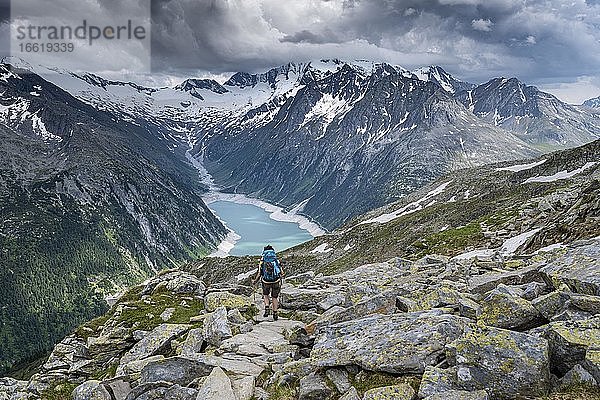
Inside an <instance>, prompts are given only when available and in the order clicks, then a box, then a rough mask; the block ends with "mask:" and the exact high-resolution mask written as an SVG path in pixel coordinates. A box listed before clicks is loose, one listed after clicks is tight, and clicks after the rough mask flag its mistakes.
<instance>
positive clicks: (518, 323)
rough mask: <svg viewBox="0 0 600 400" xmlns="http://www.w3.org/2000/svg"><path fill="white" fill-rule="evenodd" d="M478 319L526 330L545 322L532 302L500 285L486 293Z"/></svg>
mask: <svg viewBox="0 0 600 400" xmlns="http://www.w3.org/2000/svg"><path fill="white" fill-rule="evenodd" d="M481 307H482V308H481V313H480V315H479V317H478V320H480V321H482V322H483V323H484V324H486V325H490V326H495V327H498V328H505V329H515V330H526V329H530V328H533V327H535V326H539V325H542V324H543V323H544V319H543V317H542V316H541V315H540V313H539V312H538V311H537V310H536V309H535V307H534V306H532V305H531V303H530V302H529V301H527V300H525V299H522V298H521V297H518V296H517V295H516V294H515V293H513V292H512V291H511V290H510V288H509V287H507V286H504V285H499V286H498V287H497V288H496V289H494V290H492V291H490V292H489V293H487V294H486V296H485V297H484V299H483V301H482V302H481Z"/></svg>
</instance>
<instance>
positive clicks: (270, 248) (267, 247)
mask: <svg viewBox="0 0 600 400" xmlns="http://www.w3.org/2000/svg"><path fill="white" fill-rule="evenodd" d="M267 250H273V251H274V250H275V249H274V248H273V246H271V245H270V244H268V245H266V246H265V247H264V248H263V251H267Z"/></svg>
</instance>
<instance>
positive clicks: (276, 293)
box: [271, 282, 281, 321]
mask: <svg viewBox="0 0 600 400" xmlns="http://www.w3.org/2000/svg"><path fill="white" fill-rule="evenodd" d="M280 290H281V282H279V283H277V284H275V285H273V290H272V293H271V296H272V299H271V302H272V303H273V320H275V321H277V318H278V314H277V309H278V308H279V292H280Z"/></svg>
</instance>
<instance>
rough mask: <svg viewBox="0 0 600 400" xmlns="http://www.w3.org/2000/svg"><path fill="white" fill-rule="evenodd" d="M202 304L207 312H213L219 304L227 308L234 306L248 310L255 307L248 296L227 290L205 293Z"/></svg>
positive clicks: (230, 308)
mask: <svg viewBox="0 0 600 400" xmlns="http://www.w3.org/2000/svg"><path fill="white" fill-rule="evenodd" d="M204 306H205V308H206V311H208V312H213V311H215V310H216V309H217V308H219V307H221V306H222V307H225V308H226V309H228V310H232V309H234V308H237V309H240V310H248V309H250V308H253V307H256V306H255V305H254V303H253V302H252V299H251V298H250V297H248V296H244V295H240V294H233V293H229V292H213V293H209V294H207V295H206V296H205V298H204Z"/></svg>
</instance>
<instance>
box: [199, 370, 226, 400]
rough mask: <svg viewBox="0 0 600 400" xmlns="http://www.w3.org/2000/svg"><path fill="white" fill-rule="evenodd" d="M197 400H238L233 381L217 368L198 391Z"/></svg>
mask: <svg viewBox="0 0 600 400" xmlns="http://www.w3.org/2000/svg"><path fill="white" fill-rule="evenodd" d="M196 399H197V400H236V398H235V393H234V392H233V388H232V387H231V381H230V380H229V378H228V377H227V375H225V372H223V370H222V369H221V368H219V367H215V368H214V369H213V370H212V372H211V373H210V375H209V376H208V378H206V380H205V381H204V383H203V384H202V386H201V387H200V389H199V390H198V396H197V397H196Z"/></svg>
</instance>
